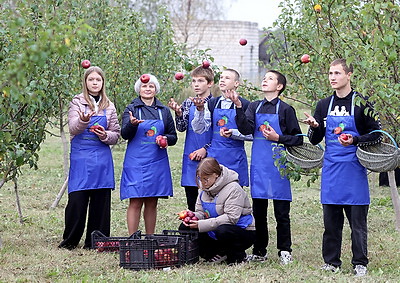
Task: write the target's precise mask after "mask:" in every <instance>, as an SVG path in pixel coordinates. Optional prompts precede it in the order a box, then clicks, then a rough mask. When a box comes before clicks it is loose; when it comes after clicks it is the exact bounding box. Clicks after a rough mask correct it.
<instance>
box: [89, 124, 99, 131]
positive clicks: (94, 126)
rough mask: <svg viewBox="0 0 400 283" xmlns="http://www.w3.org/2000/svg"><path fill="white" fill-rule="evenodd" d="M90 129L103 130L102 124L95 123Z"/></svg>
mask: <svg viewBox="0 0 400 283" xmlns="http://www.w3.org/2000/svg"><path fill="white" fill-rule="evenodd" d="M90 130H92V131H94V130H101V126H100V125H93V126H91V127H90Z"/></svg>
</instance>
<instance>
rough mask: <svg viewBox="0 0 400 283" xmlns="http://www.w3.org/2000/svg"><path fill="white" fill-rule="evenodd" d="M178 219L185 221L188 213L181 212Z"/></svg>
mask: <svg viewBox="0 0 400 283" xmlns="http://www.w3.org/2000/svg"><path fill="white" fill-rule="evenodd" d="M178 217H179V219H180V220H184V219H185V218H186V217H187V211H186V210H182V211H181V212H179V213H178Z"/></svg>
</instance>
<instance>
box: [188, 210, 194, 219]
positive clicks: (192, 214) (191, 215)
mask: <svg viewBox="0 0 400 283" xmlns="http://www.w3.org/2000/svg"><path fill="white" fill-rule="evenodd" d="M187 216H188V217H190V218H192V217H193V216H194V213H193V211H190V210H188V212H187Z"/></svg>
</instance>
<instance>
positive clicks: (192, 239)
mask: <svg viewBox="0 0 400 283" xmlns="http://www.w3.org/2000/svg"><path fill="white" fill-rule="evenodd" d="M163 234H164V235H174V236H180V237H182V238H183V239H184V242H185V249H184V251H183V252H184V258H185V263H186V264H194V263H196V262H198V261H199V233H198V232H197V231H190V230H179V231H178V230H163Z"/></svg>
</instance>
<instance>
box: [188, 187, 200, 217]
mask: <svg viewBox="0 0 400 283" xmlns="http://www.w3.org/2000/svg"><path fill="white" fill-rule="evenodd" d="M185 193H186V202H187V207H188V209H189V210H191V211H194V210H195V207H196V201H197V196H198V195H199V189H198V188H197V187H190V186H187V187H185Z"/></svg>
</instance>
